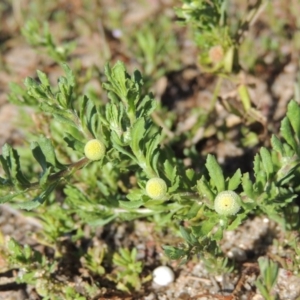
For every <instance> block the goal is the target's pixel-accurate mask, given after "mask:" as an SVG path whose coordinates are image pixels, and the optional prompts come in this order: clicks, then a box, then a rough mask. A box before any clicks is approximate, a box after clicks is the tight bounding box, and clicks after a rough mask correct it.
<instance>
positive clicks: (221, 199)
mask: <svg viewBox="0 0 300 300" xmlns="http://www.w3.org/2000/svg"><path fill="white" fill-rule="evenodd" d="M240 208H241V206H240V197H239V195H238V194H237V193H235V192H233V191H223V192H221V193H219V194H218V195H217V197H216V199H215V211H216V212H217V213H218V214H219V215H223V216H231V215H235V214H236V213H237V212H238V211H239V210H240Z"/></svg>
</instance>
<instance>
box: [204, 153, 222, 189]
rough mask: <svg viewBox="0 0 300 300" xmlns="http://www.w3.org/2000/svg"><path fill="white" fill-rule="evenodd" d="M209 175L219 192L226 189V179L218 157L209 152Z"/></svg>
mask: <svg viewBox="0 0 300 300" xmlns="http://www.w3.org/2000/svg"><path fill="white" fill-rule="evenodd" d="M205 166H206V168H207V170H208V173H209V176H210V178H211V180H212V182H213V183H214V185H215V186H216V188H217V190H218V192H219V193H220V192H222V191H224V190H225V179H224V175H223V171H222V169H221V167H220V165H219V164H218V162H217V160H216V158H215V157H214V156H213V155H211V154H208V156H207V159H206V164H205Z"/></svg>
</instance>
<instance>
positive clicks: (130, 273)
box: [110, 248, 150, 292]
mask: <svg viewBox="0 0 300 300" xmlns="http://www.w3.org/2000/svg"><path fill="white" fill-rule="evenodd" d="M136 256H137V250H136V248H133V249H132V250H131V251H130V250H129V249H123V248H121V249H120V253H114V255H113V263H114V265H116V266H117V268H116V270H115V271H116V272H115V273H114V274H112V276H110V279H112V280H113V281H115V282H116V283H117V287H118V289H120V290H122V291H125V292H130V291H132V290H136V291H139V290H140V289H141V285H142V283H143V282H145V281H147V280H149V279H150V278H144V279H142V278H141V277H140V274H141V272H142V268H143V267H142V262H140V261H137V258H136Z"/></svg>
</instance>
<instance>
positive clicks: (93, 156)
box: [84, 139, 105, 160]
mask: <svg viewBox="0 0 300 300" xmlns="http://www.w3.org/2000/svg"><path fill="white" fill-rule="evenodd" d="M84 154H85V156H86V157H87V158H88V159H90V160H99V159H101V158H102V157H103V156H104V154H105V146H104V144H103V143H102V142H101V141H99V140H96V139H94V140H90V141H88V142H87V143H86V144H85V146H84Z"/></svg>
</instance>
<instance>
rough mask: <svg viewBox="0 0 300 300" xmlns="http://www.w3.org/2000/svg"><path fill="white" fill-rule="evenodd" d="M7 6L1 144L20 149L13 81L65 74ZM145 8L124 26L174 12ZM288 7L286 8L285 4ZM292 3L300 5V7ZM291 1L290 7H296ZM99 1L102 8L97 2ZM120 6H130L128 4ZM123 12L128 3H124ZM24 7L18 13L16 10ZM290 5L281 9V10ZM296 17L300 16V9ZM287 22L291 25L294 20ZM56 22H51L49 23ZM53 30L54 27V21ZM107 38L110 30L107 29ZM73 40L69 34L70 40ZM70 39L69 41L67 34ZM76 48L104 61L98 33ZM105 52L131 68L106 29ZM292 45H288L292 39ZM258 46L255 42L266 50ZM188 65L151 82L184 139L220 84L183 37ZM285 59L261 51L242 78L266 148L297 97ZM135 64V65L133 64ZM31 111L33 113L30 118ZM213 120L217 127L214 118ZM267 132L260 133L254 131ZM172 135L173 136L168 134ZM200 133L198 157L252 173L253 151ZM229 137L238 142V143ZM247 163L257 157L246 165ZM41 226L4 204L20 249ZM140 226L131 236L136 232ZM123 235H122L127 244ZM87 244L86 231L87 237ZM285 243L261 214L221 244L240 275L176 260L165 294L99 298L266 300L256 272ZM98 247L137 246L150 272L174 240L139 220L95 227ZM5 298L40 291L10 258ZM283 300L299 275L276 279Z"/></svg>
mask: <svg viewBox="0 0 300 300" xmlns="http://www.w3.org/2000/svg"><path fill="white" fill-rule="evenodd" d="M9 2H10V1H6V2H5V1H4V2H3V6H4V7H5V9H3V10H2V12H1V13H2V16H1V25H0V26H1V27H0V47H1V48H0V51H1V59H0V66H1V67H0V145H1V146H2V145H3V144H4V143H10V144H12V145H14V146H17V145H22V144H23V136H24V135H23V132H22V129H21V128H19V127H17V126H16V121H17V120H18V116H19V108H18V107H16V106H14V105H12V104H10V103H8V101H7V93H8V84H9V83H10V82H17V83H20V82H22V81H23V80H24V78H25V77H26V76H34V74H35V72H36V69H42V70H44V71H46V72H47V73H49V74H51V76H53V77H54V78H55V77H57V74H59V73H60V68H59V66H57V65H56V64H53V62H51V61H49V59H47V58H46V56H45V55H44V54H37V52H36V50H34V49H32V48H31V47H30V46H28V45H27V44H26V42H25V40H24V38H22V36H21V33H20V29H21V27H22V25H23V24H24V22H25V21H26V20H25V19H24V18H26V17H25V16H24V15H22V13H21V12H22V10H26V5H29V2H30V1H24V3H25V4H21V1H12V3H13V5H12V6H11V5H10V3H9ZM146 2H147V5H148V6H147V8H146V9H145V8H144V6H141V5H140V6H139V5H138V4H137V5H136V6H134V5H133V4H132V7H131V9H127V10H126V12H125V15H124V16H123V18H124V24H125V25H128V26H130V25H131V24H138V23H139V22H143V21H144V20H147V19H148V18H151V17H153V16H154V15H155V13H156V12H157V11H159V10H160V9H165V10H166V12H167V13H170V12H169V9H170V8H171V7H172V6H173V2H172V1H171V0H170V1H167V0H166V1H155V0H152V1H150V0H149V1H146ZM283 2H284V1H278V0H276V1H273V3H272V5H274V6H278V8H277V9H278V12H277V14H278V18H287V19H289V17H290V16H289V12H288V11H287V9H286V8H285V6H284V5H286V4H285V3H283ZM287 2H289V1H287ZM294 2H295V3H296V1H294ZM294 2H293V1H291V3H293V5H294V4H295V3H294ZM95 3H97V2H95ZM102 3H105V4H106V5H107V6H109V5H112V6H113V5H114V1H109V0H107V1H102ZM124 3H127V5H129V6H130V4H128V3H129V2H126V1H124ZM124 5H125V4H124ZM19 6H21V8H20V7H19ZM283 8H284V9H283ZM298 8H299V12H300V7H298ZM51 9H52V10H53V12H54V11H55V10H65V11H67V15H68V16H69V18H70V20H71V21H72V20H74V19H75V18H76V17H77V18H79V17H86V16H85V14H84V13H83V12H82V2H81V1H80V0H76V1H74V2H73V3H72V4H69V2H68V1H64V0H60V1H57V3H55V1H54V4H53V5H52V8H51ZM264 18H266V17H265V15H262V16H261V17H260V19H259V21H258V23H257V24H258V25H257V27H254V28H253V29H251V31H250V33H249V34H250V35H252V36H253V37H254V38H255V36H256V35H257V34H258V32H259V33H261V32H267V33H266V34H268V31H269V33H270V34H272V32H271V30H270V28H268V27H267V25H266V23H265V19H264ZM289 20H291V19H289ZM50 22H53V23H54V21H53V20H50ZM291 24H292V21H291V22H290V23H289V24H288V25H289V27H288V28H287V29H286V30H287V31H290V34H291V35H292V34H293V33H294V32H295V31H296V30H298V31H299V30H300V28H296V29H295V28H292V25H291ZM53 27H55V24H53ZM106 30H107V31H108V29H106ZM69 34H70V33H69ZM180 34H181V36H180V37H179V38H180V39H182V40H184V39H185V38H186V37H185V33H184V31H182V30H181V31H180ZM70 35H71V34H70ZM71 37H72V38H74V39H76V40H77V42H78V47H77V49H76V50H75V54H74V56H76V57H77V58H78V57H80V60H81V62H82V64H83V66H84V67H85V68H86V69H87V68H89V67H90V66H92V65H97V66H99V67H102V66H103V61H101V59H99V55H98V54H99V53H98V52H99V49H102V48H103V45H104V41H103V36H102V35H101V33H99V31H95V30H94V29H93V28H92V29H90V31H88V32H87V33H86V35H83V36H70V38H71ZM106 39H107V40H106V41H105V45H106V47H110V52H111V57H112V60H113V61H115V60H116V59H122V60H123V61H125V63H127V64H130V63H131V61H130V57H128V56H127V54H126V53H122V47H123V46H122V44H121V43H120V42H119V41H118V40H116V39H114V38H112V37H111V36H109V32H106ZM287 40H288V39H287ZM260 42H261V40H258V41H257V43H260ZM181 49H182V55H181V56H182V59H181V64H182V67H181V68H180V69H179V70H176V71H174V72H172V71H170V72H168V73H167V74H166V75H164V76H162V77H161V78H159V79H158V80H157V82H156V83H155V93H156V95H157V97H160V99H161V101H162V104H163V105H164V106H166V107H168V108H169V110H174V111H175V112H176V115H177V119H178V124H177V130H178V131H179V132H186V131H188V130H189V129H190V128H191V127H192V125H193V124H194V122H195V120H193V118H192V117H190V114H189V112H190V111H191V109H192V108H193V107H197V106H203V107H205V105H206V103H207V101H206V100H207V99H210V98H211V97H212V93H213V90H214V86H215V82H216V79H215V78H214V77H213V76H212V75H207V74H204V73H202V72H201V70H200V69H199V68H198V67H197V65H196V63H195V57H196V53H197V50H196V48H195V46H193V45H191V43H190V42H189V41H188V40H186V41H185V42H182V46H181ZM279 52H280V54H281V58H280V61H277V60H276V59H275V57H273V56H272V55H274V53H272V52H271V53H269V55H268V54H265V56H264V57H262V60H261V62H260V63H258V64H257V65H256V67H255V69H254V71H253V72H252V74H249V73H248V72H241V74H240V76H241V77H244V79H245V81H246V82H247V83H250V85H251V99H253V102H254V104H255V105H256V106H257V107H258V108H259V110H260V112H261V113H262V115H263V117H264V120H265V121H264V122H265V124H267V125H265V126H266V129H267V133H266V135H265V136H264V141H261V143H260V144H265V145H266V146H268V142H267V141H268V140H269V137H270V134H271V133H273V132H277V131H278V126H279V121H280V120H281V119H282V117H283V116H284V114H285V109H286V104H287V102H288V101H289V100H290V99H291V98H292V96H293V94H294V84H295V82H296V80H297V74H298V67H299V66H298V63H299V52H297V51H296V50H295V49H294V48H293V46H292V45H291V44H289V43H286V44H284V45H281V46H280V47H279ZM133 65H134V62H133ZM234 91H235V89H234V87H233V86H232V84H231V83H230V82H226V81H225V82H224V83H223V85H222V87H221V91H220V95H221V98H225V99H228V98H233V99H234V98H235V97H236V94H235V92H234ZM216 110H217V111H218V113H219V118H220V119H226V120H227V121H228V125H229V126H230V124H232V126H236V124H237V123H238V122H240V120H236V119H235V118H233V117H232V116H228V113H227V112H226V111H225V109H224V107H223V106H222V103H221V100H220V101H218V102H217V104H216ZM28 114H30V111H28ZM216 122H218V121H217V120H216ZM260 130H261V128H258V132H259V131H260ZM170 134H171V133H170ZM201 134H202V132H197V133H196V134H195V137H194V139H195V140H194V142H195V144H196V143H198V141H201V143H200V146H199V147H200V148H201V151H202V153H204V154H205V153H212V152H213V153H215V154H216V155H217V157H218V159H219V161H221V162H222V161H223V162H224V165H225V166H227V167H228V168H233V169H235V167H234V164H237V165H239V164H240V162H241V161H243V162H244V163H243V167H244V168H245V170H247V169H249V168H251V167H252V166H251V165H248V161H249V162H251V161H252V158H251V157H253V155H254V154H255V151H256V149H255V148H254V149H251V151H250V150H249V151H248V152H246V151H245V150H243V149H241V148H239V147H237V146H236V145H235V144H234V143H231V142H228V141H224V140H222V141H220V140H218V138H217V137H216V136H215V134H214V132H212V133H211V135H210V136H208V137H205V138H203V136H202V135H201ZM234 136H235V135H234V131H233V137H234ZM249 158H251V159H249ZM40 227H41V225H40V223H39V221H38V220H36V219H34V218H31V217H26V216H24V215H23V214H22V212H20V211H17V210H15V209H13V208H11V207H10V206H9V205H1V206H0V230H1V233H2V235H3V237H4V238H5V239H6V238H8V237H14V238H15V239H16V240H17V241H19V242H20V243H22V244H25V243H27V244H30V245H33V246H34V247H40V246H39V245H37V244H36V241H35V240H33V239H32V238H31V237H30V235H29V234H28V233H34V232H37V231H39V230H40V229H41V228H40ZM132 228H134V230H132ZM124 236H126V238H124ZM87 237H88V232H87ZM274 238H276V239H283V238H284V236H283V233H282V231H281V229H280V228H279V227H278V225H276V224H275V223H274V222H272V221H270V220H269V219H267V218H264V217H255V218H253V219H251V220H247V221H246V222H245V223H244V224H243V225H242V226H241V227H240V228H239V229H238V230H236V231H234V232H228V233H227V234H226V235H225V237H224V241H223V243H222V248H223V250H224V252H225V253H226V254H227V255H228V256H229V257H230V258H235V259H236V260H237V261H239V262H240V269H239V270H238V271H236V272H234V273H231V274H223V275H219V276H213V275H210V274H209V273H208V272H207V271H206V270H205V268H204V266H203V264H202V262H201V261H199V260H197V259H196V258H195V259H193V260H192V261H190V262H189V263H187V264H186V265H179V264H178V262H170V263H169V265H170V266H171V267H172V268H173V269H174V271H175V274H176V280H175V282H174V283H172V284H170V285H169V286H168V287H163V288H162V287H157V286H155V285H153V284H152V283H151V282H150V283H148V284H146V285H145V287H144V288H143V291H142V292H141V293H138V294H136V295H124V293H121V292H118V291H117V290H115V289H114V288H113V287H112V286H110V285H107V287H105V288H103V289H102V291H101V293H102V294H101V295H99V297H97V298H95V299H99V300H100V299H145V300H155V299H160V300H167V299H168V300H171V299H182V300H183V299H202V300H205V299H221V300H233V299H245V300H246V299H247V300H248V299H253V300H254V299H255V300H259V299H262V297H261V296H260V295H259V293H258V292H257V291H256V288H255V286H254V281H255V280H256V279H257V276H258V274H259V269H258V265H257V258H258V257H259V256H265V255H269V256H271V255H276V254H278V249H276V247H275V246H273V240H274ZM93 239H94V242H98V243H101V242H107V243H114V244H115V245H116V246H127V245H134V246H135V247H136V248H137V249H138V255H139V258H140V259H142V260H143V261H145V265H146V269H147V270H148V273H150V272H151V270H153V269H154V267H156V266H157V265H159V264H160V258H161V257H162V255H163V254H162V253H163V251H162V248H161V246H160V245H161V244H162V243H160V241H162V240H164V241H168V239H170V240H172V237H171V236H163V235H159V234H157V233H155V231H154V229H153V227H152V226H151V225H150V226H149V224H145V223H144V222H143V221H135V222H134V223H132V224H127V223H125V224H118V225H108V226H106V227H105V228H102V229H99V233H98V234H96V236H95V237H94V238H93ZM0 272H1V273H0V299H3V300H13V299H20V300H21V299H32V300H33V299H36V300H37V299H41V298H40V297H39V296H38V295H37V293H36V292H35V290H34V288H33V287H31V286H26V285H24V284H17V283H16V282H15V278H16V276H17V273H18V272H19V270H10V269H5V261H2V260H1V258H0ZM80 280H81V278H80V276H79V275H77V276H75V278H74V283H75V284H77V285H78V286H80ZM275 291H277V292H278V293H279V295H280V299H282V300H284V299H285V300H296V299H300V278H298V277H297V276H295V275H293V274H291V273H290V272H288V271H286V270H284V269H283V268H281V269H280V272H279V278H278V282H277V285H276V288H275Z"/></svg>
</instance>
